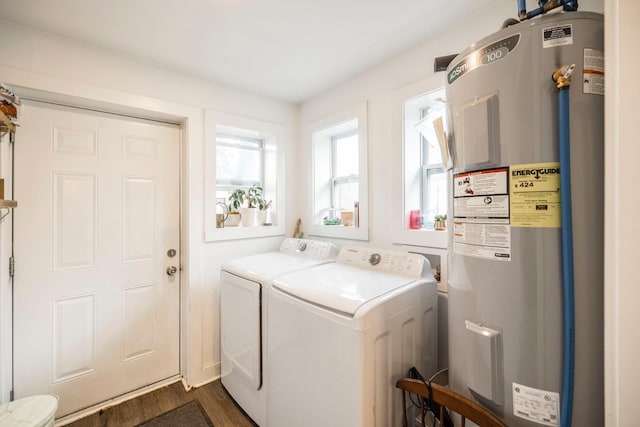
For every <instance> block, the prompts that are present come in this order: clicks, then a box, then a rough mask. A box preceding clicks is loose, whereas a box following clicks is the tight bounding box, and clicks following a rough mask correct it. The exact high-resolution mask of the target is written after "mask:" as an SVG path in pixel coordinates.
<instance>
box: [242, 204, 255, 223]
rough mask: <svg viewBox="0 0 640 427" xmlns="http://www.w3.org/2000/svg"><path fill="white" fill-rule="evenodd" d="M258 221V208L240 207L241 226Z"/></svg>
mask: <svg viewBox="0 0 640 427" xmlns="http://www.w3.org/2000/svg"><path fill="white" fill-rule="evenodd" d="M257 222H258V208H243V209H242V226H243V227H253V226H254V225H256V223H257Z"/></svg>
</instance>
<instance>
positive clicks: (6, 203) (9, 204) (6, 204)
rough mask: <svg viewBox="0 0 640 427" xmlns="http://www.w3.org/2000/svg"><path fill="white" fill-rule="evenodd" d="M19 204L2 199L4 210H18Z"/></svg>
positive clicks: (1, 206)
mask: <svg viewBox="0 0 640 427" xmlns="http://www.w3.org/2000/svg"><path fill="white" fill-rule="evenodd" d="M17 207H18V202H17V201H16V200H4V199H0V209H2V208H17Z"/></svg>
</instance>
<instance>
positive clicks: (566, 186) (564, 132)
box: [553, 64, 575, 427]
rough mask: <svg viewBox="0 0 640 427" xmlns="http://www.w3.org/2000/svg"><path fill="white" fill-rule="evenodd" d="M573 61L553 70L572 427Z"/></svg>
mask: <svg viewBox="0 0 640 427" xmlns="http://www.w3.org/2000/svg"><path fill="white" fill-rule="evenodd" d="M574 68H575V64H571V65H563V66H562V67H560V68H559V69H557V70H556V71H555V72H554V73H553V80H554V81H555V82H556V86H557V88H558V129H559V145H560V205H561V214H562V229H561V231H562V232H561V234H562V308H563V313H562V326H563V354H562V393H561V406H560V425H561V426H562V427H570V426H571V416H572V412H573V379H574V363H575V302H574V277H573V223H572V218H571V151H570V143H571V136H570V133H569V125H570V116H569V87H570V85H571V74H572V73H573V69H574Z"/></svg>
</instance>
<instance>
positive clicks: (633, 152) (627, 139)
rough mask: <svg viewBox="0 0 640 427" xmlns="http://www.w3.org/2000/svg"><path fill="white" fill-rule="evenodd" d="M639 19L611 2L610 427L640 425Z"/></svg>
mask: <svg viewBox="0 0 640 427" xmlns="http://www.w3.org/2000/svg"><path fill="white" fill-rule="evenodd" d="M638 18H640V1H637V0H612V1H606V2H605V43H606V45H605V60H606V79H607V80H606V84H607V95H606V98H605V103H606V104H605V111H606V113H605V116H606V117H605V129H606V135H605V137H606V152H605V159H606V165H605V170H606V187H605V188H606V194H605V206H606V210H605V296H604V297H605V415H606V425H607V426H610V427H626V426H635V425H638V420H640V405H638V401H637V397H638V384H639V383H640V365H639V364H638V360H639V358H640V333H638V320H639V315H638V301H640V286H639V285H640V278H639V275H638V270H637V262H638V261H637V257H636V254H637V252H638V242H639V241H640V221H638V211H639V209H640V202H638V200H639V199H638V195H639V194H640V193H639V192H638V188H640V176H639V175H638V173H637V168H638V159H640V144H638V129H637V119H638V108H637V104H638V97H640V81H638V78H637V70H638V69H639V68H640V56H639V55H638V45H637V43H638V40H640V26H639V25H638Z"/></svg>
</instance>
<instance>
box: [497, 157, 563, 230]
mask: <svg viewBox="0 0 640 427" xmlns="http://www.w3.org/2000/svg"><path fill="white" fill-rule="evenodd" d="M509 175H510V178H511V179H510V182H509V195H510V197H509V199H510V205H509V208H510V209H509V210H510V212H509V213H510V217H511V218H510V219H511V226H512V227H546V228H559V227H560V226H561V225H562V217H561V213H560V163H557V162H553V163H533V164H528V165H513V166H510V167H509Z"/></svg>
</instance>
